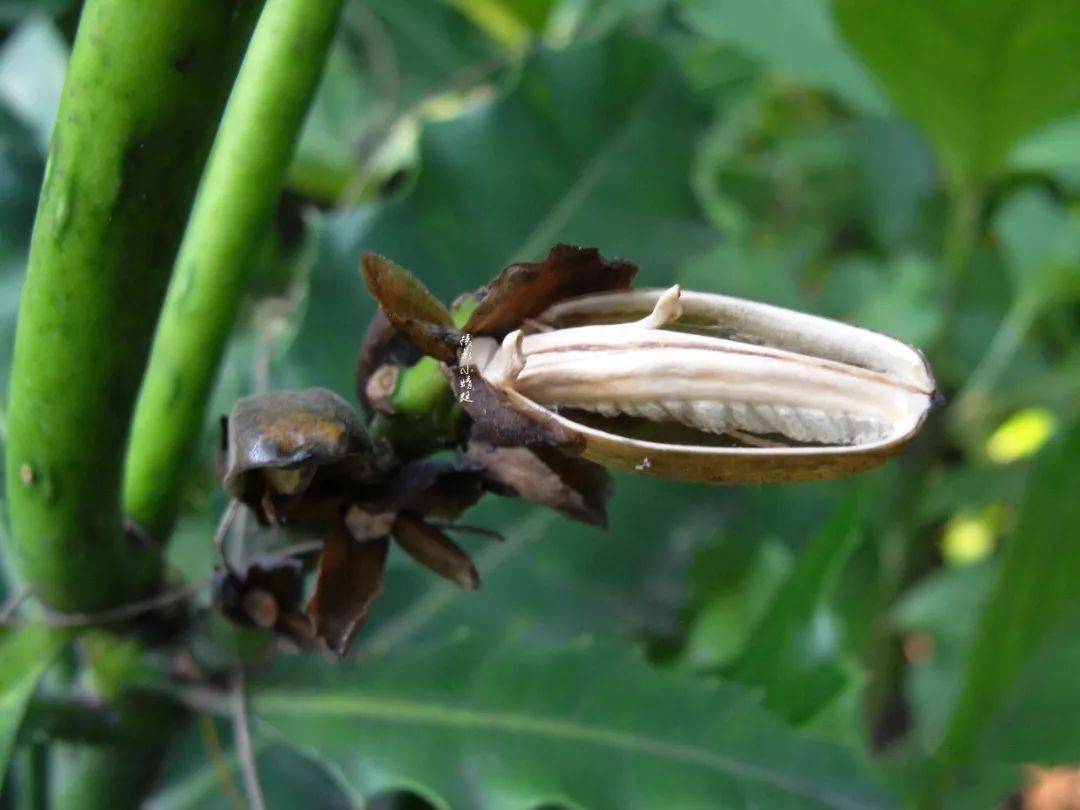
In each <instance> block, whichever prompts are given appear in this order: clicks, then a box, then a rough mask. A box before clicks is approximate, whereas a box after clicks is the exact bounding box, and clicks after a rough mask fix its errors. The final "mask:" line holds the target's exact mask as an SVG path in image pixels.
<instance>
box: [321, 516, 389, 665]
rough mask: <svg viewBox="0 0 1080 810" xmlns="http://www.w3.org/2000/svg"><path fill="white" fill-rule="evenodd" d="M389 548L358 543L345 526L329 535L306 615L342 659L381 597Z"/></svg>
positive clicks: (383, 542)
mask: <svg viewBox="0 0 1080 810" xmlns="http://www.w3.org/2000/svg"><path fill="white" fill-rule="evenodd" d="M389 545H390V543H389V540H388V539H387V538H385V537H384V538H381V539H378V540H369V541H367V542H364V543H361V542H358V541H356V540H354V539H353V537H352V535H351V534H350V533H349V530H348V529H347V528H346V526H345V524H344V523H343V522H337V523H334V524H332V525H331V526H330V528H329V529H328V530H327V532H326V537H325V539H324V541H323V550H322V555H321V556H320V557H319V573H318V577H317V579H316V582H315V593H314V595H313V596H312V597H311V601H310V602H308V606H307V613H308V615H309V616H310V617H311V618H312V620H313V621H314V622H315V632H316V633H317V634H318V635H319V636H320V637H321V638H323V639H324V640H325V641H326V644H327V646H328V647H329V648H330V649H331V650H333V651H334V652H335V653H337V654H338V655H339V656H344V655H345V653H346V651H347V650H348V647H349V642H351V641H352V639H353V636H355V635H356V632H357V630H359V629H360V625H361V624H362V623H363V621H364V618H365V617H366V616H367V612H368V607H369V606H370V605H371V602H372V600H373V599H374V598H375V597H376V596H377V595H378V593H379V590H380V588H381V586H382V575H383V569H384V568H385V567H386V555H387V552H388V550H389Z"/></svg>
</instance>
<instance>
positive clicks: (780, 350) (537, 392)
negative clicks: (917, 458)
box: [471, 286, 937, 483]
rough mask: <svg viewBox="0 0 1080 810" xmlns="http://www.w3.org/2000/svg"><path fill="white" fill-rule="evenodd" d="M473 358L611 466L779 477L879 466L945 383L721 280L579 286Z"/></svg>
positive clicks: (525, 408)
mask: <svg viewBox="0 0 1080 810" xmlns="http://www.w3.org/2000/svg"><path fill="white" fill-rule="evenodd" d="M532 328H534V329H537V330H539V331H535V332H534V333H531V334H528V335H526V334H524V333H523V331H522V330H516V331H514V332H511V333H510V334H509V335H507V336H506V338H505V339H504V340H503V342H502V344H501V345H500V344H498V343H497V342H496V341H495V340H494V339H492V338H483V337H481V338H476V339H474V340H473V345H472V357H471V360H472V363H473V366H474V368H475V371H477V372H478V373H479V374H480V375H481V376H482V377H483V378H484V380H486V381H487V382H488V383H490V384H491V385H493V386H495V387H496V388H498V389H500V390H501V391H502V392H503V394H505V395H506V397H507V398H508V400H509V401H510V403H511V404H512V406H513V407H514V408H515V409H516V410H519V411H521V412H524V413H527V414H532V415H533V416H535V417H536V418H538V419H547V420H555V421H556V422H557V423H559V424H560V425H561V426H562V427H563V428H566V429H567V430H569V431H571V432H572V433H574V434H575V435H576V436H578V437H580V438H581V439H582V440H583V444H584V455H585V456H586V457H587V458H589V459H592V460H593V461H596V462H599V463H600V464H603V465H605V466H608V467H615V468H621V469H626V470H632V471H637V472H642V473H647V474H651V475H658V476H662V477H664V478H673V479H676V480H682V481H712V482H728V483H780V482H794V481H807V480H816V479H822V478H835V477H838V476H841V475H846V474H850V473H854V472H860V471H863V470H866V469H869V468H871V467H874V466H876V465H878V464H880V463H881V462H883V461H884V460H885V459H887V458H888V457H889V456H891V455H893V454H894V453H896V452H897V451H898V450H900V449H901V448H902V447H903V446H904V445H905V444H906V443H907V442H908V441H910V440H911V438H912V437H913V436H914V435H915V434H916V433H917V432H918V430H919V428H920V427H921V425H922V423H923V421H924V419H925V417H926V414H927V412H928V411H929V410H930V408H931V407H932V406H933V404H934V403H935V401H936V398H937V394H936V391H935V384H934V379H933V376H932V374H931V372H930V368H929V366H928V365H927V363H926V360H925V358H924V357H923V356H922V354H921V353H920V352H919V351H918V350H916V349H913V348H912V347H910V346H907V345H906V344H904V343H901V342H900V341H897V340H894V339H892V338H889V337H886V336H884V335H881V334H878V333H876V332H871V331H869V330H866V329H860V328H858V327H854V326H849V325H846V324H843V323H839V322H836V321H832V320H828V319H826V318H819V317H816V316H812V315H806V314H803V313H799V312H794V311H791V310H786V309H782V308H779V307H774V306H769V305H766V304H759V303H754V302H751V301H744V300H741V299H737V298H729V297H726V296H721V295H711V294H705V293H695V292H686V293H684V292H682V291H681V290H680V288H679V287H678V286H675V287H672V288H670V289H668V290H666V291H665V290H659V289H638V290H623V291H616V292H610V293H602V294H597V295H587V296H583V297H580V298H574V299H569V300H566V301H563V302H560V303H558V304H555V305H554V306H552V307H550V308H549V309H548V310H547V311H546V312H544V313H543V314H542V315H540V317H539V318H538V319H537V322H536V323H534V324H533V325H532Z"/></svg>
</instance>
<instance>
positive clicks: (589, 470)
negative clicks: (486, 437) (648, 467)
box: [467, 441, 612, 527]
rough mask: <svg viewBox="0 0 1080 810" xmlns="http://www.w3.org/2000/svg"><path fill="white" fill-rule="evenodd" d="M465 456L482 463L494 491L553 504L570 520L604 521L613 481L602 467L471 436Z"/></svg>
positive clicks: (548, 449)
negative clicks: (505, 445)
mask: <svg viewBox="0 0 1080 810" xmlns="http://www.w3.org/2000/svg"><path fill="white" fill-rule="evenodd" d="M467 453H468V455H469V456H470V457H471V458H474V459H477V460H478V461H480V462H482V463H483V464H484V467H485V469H486V470H487V481H488V484H489V486H490V487H491V488H493V489H495V490H496V491H503V492H509V493H511V494H514V495H517V496H519V497H521V498H524V499H525V500H527V501H529V502H531V503H535V504H539V505H540V506H546V507H548V508H549V509H554V510H556V511H557V512H559V513H561V514H563V515H565V516H566V517H568V518H571V519H572V520H577V521H581V522H582V523H588V524H590V525H593V526H603V527H606V526H607V509H606V506H607V502H608V499H609V498H610V497H611V490H612V482H611V476H610V475H609V474H608V472H607V470H605V469H604V468H603V467H601V466H600V465H599V464H595V463H593V462H591V461H588V460H587V459H584V458H576V457H571V456H567V455H566V454H564V453H562V452H560V451H559V450H558V449H557V448H554V447H545V446H536V447H495V446H493V445H491V444H487V443H485V442H480V441H470V442H469V446H468V450H467Z"/></svg>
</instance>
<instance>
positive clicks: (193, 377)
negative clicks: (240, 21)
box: [124, 0, 342, 537]
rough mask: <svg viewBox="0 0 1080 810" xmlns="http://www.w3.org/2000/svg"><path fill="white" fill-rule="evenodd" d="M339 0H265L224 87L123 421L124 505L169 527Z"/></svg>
mask: <svg viewBox="0 0 1080 810" xmlns="http://www.w3.org/2000/svg"><path fill="white" fill-rule="evenodd" d="M341 5H342V0H269V2H268V3H267V5H266V10H265V11H264V13H263V15H262V17H261V18H260V20H259V24H258V27H257V28H256V31H255V35H254V37H253V38H252V41H251V47H250V49H249V51H248V54H247V56H246V57H245V59H244V63H243V66H242V67H241V68H240V74H239V77H238V78H237V82H236V87H235V89H234V90H233V93H232V95H231V97H230V98H229V104H228V107H227V108H226V110H225V116H224V118H223V120H222V124H221V129H220V131H219V133H218V136H217V140H216V141H215V143H214V147H213V151H212V152H211V155H210V160H209V163H208V165H207V170H206V175H205V177H204V179H203V182H202V186H201V187H200V189H199V193H198V196H197V198H196V200H195V206H194V208H193V210H192V215H191V220H190V223H189V225H188V229H187V232H186V233H185V235H184V240H183V243H182V244H181V247H180V252H179V255H178V257H177V260H176V270H175V274H174V278H173V281H172V283H171V285H170V286H169V291H168V294H167V296H166V301H165V306H164V309H163V311H162V316H161V321H160V324H159V326H158V330H157V334H156V335H155V337H154V346H153V353H152V355H151V359H150V365H149V367H148V369H147V373H146V378H145V380H144V382H143V388H142V391H141V393H140V395H139V401H138V406H137V408H136V410H135V419H134V422H133V426H132V434H131V443H130V447H129V451H128V458H127V468H126V476H125V481H124V508H125V510H126V512H127V513H128V514H129V515H131V517H132V518H133V519H134V520H135V521H136V522H137V523H139V524H140V525H141V526H143V527H144V528H145V529H146V530H147V531H149V532H150V533H151V534H152V535H154V536H156V537H165V536H166V535H167V534H168V531H169V530H170V528H171V527H172V524H173V521H174V519H175V516H176V512H177V508H178V505H179V501H180V493H181V489H182V485H183V482H184V477H185V473H186V471H187V462H188V460H189V459H190V457H191V455H192V452H193V450H194V448H195V446H196V443H197V441H198V438H199V436H200V435H201V433H202V430H203V424H204V419H205V415H206V403H207V400H208V399H209V396H210V393H211V389H212V387H213V384H214V378H215V376H216V375H217V370H218V367H219V365H220V362H221V357H222V355H223V353H224V350H225V344H226V341H227V340H228V337H229V333H230V332H231V331H232V327H233V324H234V322H235V320H236V314H237V310H238V308H239V304H240V299H241V296H242V295H243V292H244V289H245V285H246V280H247V276H248V271H249V269H250V267H251V264H252V257H253V256H254V255H256V253H257V252H258V247H259V245H260V244H261V243H262V240H263V238H264V237H265V234H266V229H267V226H268V223H269V220H270V216H271V214H272V212H273V208H274V204H275V202H276V201H277V198H278V194H279V191H280V189H281V185H282V182H283V180H284V177H285V173H286V171H287V169H288V167H289V161H290V159H291V157H292V154H293V150H294V147H295V145H296V140H297V137H298V135H299V132H300V127H301V125H302V124H303V121H304V116H305V114H306V112H307V109H308V106H309V104H310V102H311V98H312V96H313V95H314V93H315V88H316V85H317V84H318V81H319V77H320V76H321V74H322V69H323V64H324V62H325V61H326V54H327V52H328V50H329V47H330V43H331V41H332V38H333V33H334V29H335V27H336V25H337V20H338V17H339V16H340V11H341Z"/></svg>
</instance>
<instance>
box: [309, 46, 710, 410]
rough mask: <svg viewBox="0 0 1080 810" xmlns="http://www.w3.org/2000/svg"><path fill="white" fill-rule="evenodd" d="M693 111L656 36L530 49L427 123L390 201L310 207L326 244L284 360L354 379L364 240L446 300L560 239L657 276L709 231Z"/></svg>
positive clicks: (326, 380)
mask: <svg viewBox="0 0 1080 810" xmlns="http://www.w3.org/2000/svg"><path fill="white" fill-rule="evenodd" d="M697 123H698V122H697V119H696V114H695V112H694V109H693V107H692V106H691V104H690V102H689V100H688V98H687V95H686V92H685V89H684V87H683V85H682V84H681V82H680V80H679V79H678V76H677V71H676V69H675V67H674V66H673V65H672V64H671V62H670V60H669V59H668V58H667V57H666V56H665V54H664V53H663V52H662V51H661V50H659V49H658V48H657V47H656V46H653V45H651V44H649V43H646V42H643V41H640V40H634V39H625V38H614V39H609V40H606V41H604V42H603V43H600V44H591V45H587V46H577V47H572V48H569V49H567V50H563V51H551V50H540V51H538V52H537V53H536V54H535V55H534V56H532V57H530V58H529V59H528V60H527V61H526V62H525V63H524V65H523V67H522V70H521V73H520V76H519V77H518V80H517V83H516V85H515V86H514V88H513V89H512V90H511V91H510V92H509V93H508V94H507V95H504V96H502V97H500V98H497V99H495V100H493V101H490V102H487V103H484V104H481V105H480V106H478V107H475V108H473V109H471V110H470V111H469V112H467V113H465V114H464V115H463V116H462V117H460V118H458V119H455V120H452V121H448V122H445V123H439V124H431V125H429V126H427V127H425V129H424V133H423V136H422V139H421V143H420V163H421V166H420V173H419V177H418V179H417V181H416V183H415V186H414V187H413V188H412V189H411V191H410V192H409V193H408V194H407V195H406V196H405V197H404V198H402V199H397V200H392V201H389V202H386V203H381V204H374V205H369V206H362V207H360V208H358V209H356V210H354V211H352V212H349V213H347V214H344V215H336V216H327V217H323V218H322V219H321V220H320V222H319V225H318V227H319V228H320V229H322V230H323V231H324V236H325V238H324V239H323V245H324V248H325V249H324V250H323V252H322V255H321V256H320V261H319V263H318V266H317V267H316V268H315V271H314V273H313V275H312V283H311V294H310V295H311V297H310V301H309V313H310V317H309V318H308V319H307V321H306V323H305V325H304V328H303V330H302V332H301V334H300V336H299V339H298V341H297V343H296V345H295V347H294V351H293V352H292V355H291V357H290V360H291V361H292V363H293V365H294V366H295V367H296V368H299V369H303V371H304V372H305V373H306V374H307V376H308V379H309V380H310V381H311V383H309V384H313V383H314V381H316V380H317V381H318V383H317V384H319V385H329V386H330V387H333V388H335V389H337V390H338V391H339V392H341V393H346V392H349V391H351V390H352V386H353V382H352V378H353V372H354V360H355V356H356V354H355V353H356V346H357V344H358V343H359V341H360V337H361V335H362V333H363V329H364V326H365V324H366V322H367V319H368V317H369V315H370V313H371V312H372V304H371V301H370V299H369V297H368V296H367V295H366V293H365V292H364V290H363V286H362V284H361V283H360V280H359V277H358V273H357V258H358V256H359V253H360V252H361V251H362V250H373V251H375V252H376V253H380V254H382V255H384V256H386V257H387V258H389V259H391V260H393V261H395V262H397V263H398V264H400V265H402V266H404V267H408V268H409V269H410V270H411V271H412V272H414V273H416V274H417V276H418V277H419V278H420V279H421V280H422V281H423V282H424V283H425V284H426V285H427V286H428V288H429V289H431V291H432V292H434V293H435V294H436V295H438V296H440V297H441V298H442V299H443V300H444V301H449V300H452V299H453V298H454V297H456V296H457V295H459V294H460V293H461V292H463V291H466V290H471V289H473V288H475V287H477V286H479V285H481V284H483V283H486V282H487V281H488V280H490V279H491V278H492V277H493V276H494V275H495V274H496V273H497V272H498V271H499V270H500V269H501V268H502V267H503V266H504V265H506V264H508V263H510V262H512V261H517V260H534V259H538V258H542V257H543V256H544V255H546V253H547V251H548V249H549V248H550V247H551V246H552V245H553V244H555V243H556V242H559V241H565V242H569V243H571V244H581V245H590V246H596V247H598V248H599V249H600V251H601V253H603V255H605V256H624V257H626V258H628V259H630V260H632V261H634V262H635V263H637V264H639V265H641V266H642V268H643V272H642V274H641V279H640V280H641V282H642V283H644V284H649V283H657V282H667V281H669V280H670V278H671V273H672V272H673V270H674V268H675V267H676V266H677V264H678V263H679V262H681V260H682V259H683V258H685V257H686V256H687V255H689V254H690V253H691V252H692V251H693V250H694V249H695V248H696V247H699V246H701V245H703V244H704V240H705V236H706V234H707V229H706V228H705V226H704V223H702V221H701V220H700V217H699V214H698V212H697V207H696V205H695V204H694V200H693V197H692V195H691V193H690V190H689V188H688V186H687V176H688V174H689V157H690V154H691V151H692V147H693V143H694V138H695V132H696V129H697Z"/></svg>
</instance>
